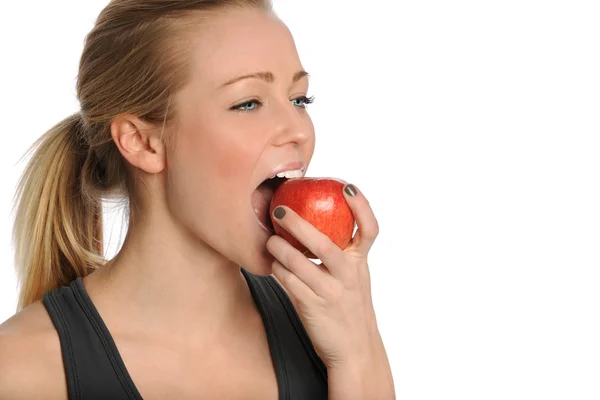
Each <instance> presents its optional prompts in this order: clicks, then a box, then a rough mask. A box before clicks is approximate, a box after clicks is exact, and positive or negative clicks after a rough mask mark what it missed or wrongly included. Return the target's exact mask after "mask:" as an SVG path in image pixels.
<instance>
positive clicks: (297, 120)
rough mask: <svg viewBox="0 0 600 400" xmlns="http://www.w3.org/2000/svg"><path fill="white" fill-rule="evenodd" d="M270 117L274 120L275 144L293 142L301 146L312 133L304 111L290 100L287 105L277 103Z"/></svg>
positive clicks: (308, 119) (311, 127) (310, 124)
mask: <svg viewBox="0 0 600 400" xmlns="http://www.w3.org/2000/svg"><path fill="white" fill-rule="evenodd" d="M270 117H271V118H272V121H274V126H273V132H274V134H273V136H274V139H273V142H274V144H275V145H278V146H280V145H284V144H287V143H295V144H297V145H298V146H302V145H303V144H304V143H306V142H307V141H308V140H309V139H310V138H311V137H312V136H313V135H314V127H313V124H312V121H311V119H310V117H309V116H308V114H307V113H306V111H305V110H302V109H300V108H298V107H297V106H295V105H293V104H291V102H288V104H287V105H285V104H283V105H279V106H278V107H277V109H276V110H274V111H273V115H271V116H270Z"/></svg>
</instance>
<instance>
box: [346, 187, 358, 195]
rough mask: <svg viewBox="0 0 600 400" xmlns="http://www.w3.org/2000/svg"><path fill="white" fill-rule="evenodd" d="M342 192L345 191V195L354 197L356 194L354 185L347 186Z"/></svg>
mask: <svg viewBox="0 0 600 400" xmlns="http://www.w3.org/2000/svg"><path fill="white" fill-rule="evenodd" d="M344 190H345V191H346V193H348V195H349V196H354V195H356V193H357V192H356V188H355V187H354V185H348V186H346V189H344Z"/></svg>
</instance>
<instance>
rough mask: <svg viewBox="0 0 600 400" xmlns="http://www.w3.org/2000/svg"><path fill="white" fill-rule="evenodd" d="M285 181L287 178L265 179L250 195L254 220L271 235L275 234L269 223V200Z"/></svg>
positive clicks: (271, 224) (271, 223)
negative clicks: (254, 215)
mask: <svg viewBox="0 0 600 400" xmlns="http://www.w3.org/2000/svg"><path fill="white" fill-rule="evenodd" d="M287 180H288V178H279V177H275V178H272V179H267V180H265V181H263V183H261V184H260V185H258V187H257V188H256V190H254V192H253V193H252V209H253V210H254V214H256V219H257V220H258V223H259V224H260V225H261V226H262V227H263V228H264V229H266V230H267V231H270V232H271V233H275V229H274V228H273V222H271V217H270V215H269V208H270V205H271V199H272V198H273V195H274V194H275V191H276V190H277V188H278V187H279V186H281V184H282V183H283V182H285V181H287Z"/></svg>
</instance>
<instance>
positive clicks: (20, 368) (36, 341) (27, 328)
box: [0, 301, 67, 400]
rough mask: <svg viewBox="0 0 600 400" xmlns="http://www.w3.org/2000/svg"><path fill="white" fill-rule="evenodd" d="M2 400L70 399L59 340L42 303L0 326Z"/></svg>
mask: <svg viewBox="0 0 600 400" xmlns="http://www.w3.org/2000/svg"><path fill="white" fill-rule="evenodd" d="M0 398H2V399H5V398H6V399H13V398H14V399H29V398H32V399H33V398H44V399H63V400H64V399H66V398H67V386H66V379H65V373H64V368H63V363H62V354H61V348H60V340H59V338H58V333H57V332H56V330H55V329H54V325H53V324H52V320H51V319H50V316H49V315H48V312H47V311H46V308H45V307H44V305H43V303H42V302H41V301H37V302H35V303H33V304H31V305H29V306H28V307H26V308H24V309H23V310H21V311H19V312H18V313H17V314H15V315H13V316H12V317H10V318H9V319H7V320H6V321H4V322H3V323H2V324H0Z"/></svg>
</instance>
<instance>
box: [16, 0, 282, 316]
mask: <svg viewBox="0 0 600 400" xmlns="http://www.w3.org/2000/svg"><path fill="white" fill-rule="evenodd" d="M228 7H246V8H258V9H261V10H264V11H272V5H271V1H270V0H112V1H111V2H110V3H109V4H108V5H107V6H106V7H105V8H104V10H102V12H101V13H100V15H99V16H98V19H97V20H96V23H95V26H94V27H93V29H92V30H91V31H90V33H89V34H88V35H87V36H86V38H85V45H84V49H83V53H82V55H81V60H80V63H79V72H78V76H77V98H78V100H79V102H80V105H81V111H80V112H78V113H76V114H74V115H71V116H69V117H68V118H66V119H64V120H63V121H61V122H59V123H58V124H56V125H55V126H54V127H52V128H51V129H50V130H49V131H48V132H46V133H45V134H44V135H43V136H41V137H40V138H39V139H38V140H36V141H35V143H34V144H33V145H32V146H31V148H30V149H29V150H28V151H27V153H26V155H27V154H29V153H30V152H32V151H34V153H33V154H32V156H31V159H30V160H29V162H28V164H27V166H26V167H25V170H24V173H23V175H22V176H21V179H20V180H19V183H18V186H17V191H16V194H15V205H14V206H15V208H16V213H15V220H14V228H13V244H14V249H15V265H16V270H17V278H18V282H19V297H18V306H17V309H18V310H21V309H22V308H25V307H27V306H28V305H29V304H31V303H34V302H35V301H38V300H40V299H41V298H42V296H43V295H44V293H45V292H47V291H49V290H51V289H54V288H57V287H60V286H63V285H66V284H68V283H69V282H70V281H72V280H73V279H75V278H76V277H78V276H82V277H83V276H85V275H87V274H89V273H90V272H92V271H93V270H94V269H96V268H99V267H100V266H102V265H103V264H104V263H105V262H106V260H105V259H104V245H103V231H102V223H103V218H102V199H103V198H109V197H116V198H121V199H125V200H128V201H129V206H130V209H131V208H132V207H134V206H135V204H132V194H133V193H134V183H135V182H134V181H133V179H132V177H131V175H130V174H129V173H128V170H127V164H126V160H125V159H124V158H123V157H122V156H121V154H120V153H119V151H118V149H117V147H116V145H115V143H114V141H113V140H112V137H111V133H110V124H111V121H112V120H113V119H114V118H115V117H116V116H117V115H119V114H122V113H131V114H134V115H136V116H137V117H139V118H141V119H143V120H144V121H147V122H150V123H153V124H156V125H157V126H159V125H158V124H162V125H163V128H164V126H170V125H172V124H173V123H174V122H175V119H176V117H177V116H176V110H174V107H169V104H170V102H171V99H172V98H173V96H174V95H175V94H176V93H177V92H178V91H179V90H180V89H181V88H182V87H183V86H184V85H185V83H186V81H187V79H188V75H189V74H188V70H189V48H188V47H189V45H186V43H187V42H186V41H185V39H186V37H185V34H186V33H188V32H189V31H190V30H191V29H194V28H195V27H197V26H198V22H199V19H198V18H197V17H206V16H208V14H209V13H210V12H212V11H221V10H226V9H227V8H228ZM166 139H167V142H168V139H169V136H168V135H167V138H166ZM171 139H172V138H171ZM166 144H168V143H166ZM13 211H14V209H13Z"/></svg>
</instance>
